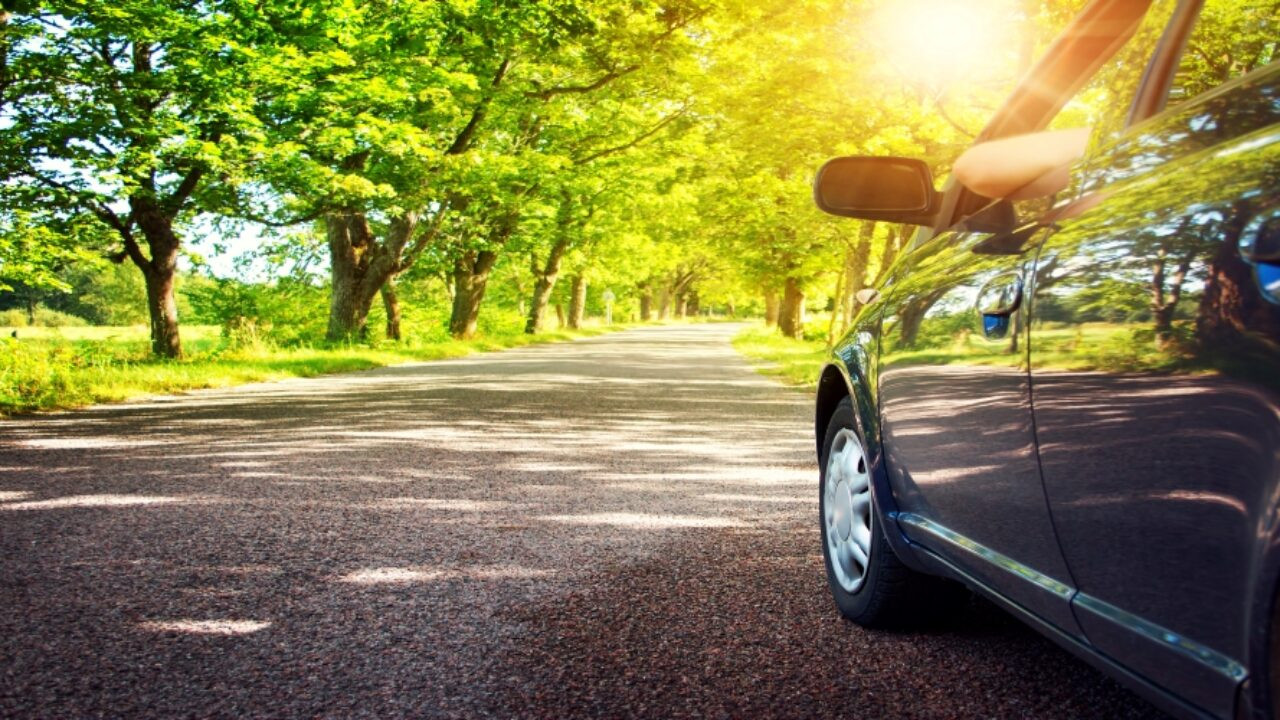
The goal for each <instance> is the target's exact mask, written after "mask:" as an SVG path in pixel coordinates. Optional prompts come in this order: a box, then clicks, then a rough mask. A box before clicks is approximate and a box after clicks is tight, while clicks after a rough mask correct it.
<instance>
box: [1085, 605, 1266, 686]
mask: <svg viewBox="0 0 1280 720" xmlns="http://www.w3.org/2000/svg"><path fill="white" fill-rule="evenodd" d="M1073 604H1074V605H1075V606H1076V607H1078V608H1080V609H1082V610H1088V611H1089V612H1091V613H1093V614H1094V615H1097V616H1099V617H1101V618H1102V619H1104V620H1107V621H1109V622H1112V623H1115V624H1116V625H1119V626H1121V627H1123V628H1124V629H1125V630H1128V631H1129V632H1132V633H1134V634H1135V635H1141V636H1143V637H1145V638H1147V639H1148V640H1151V641H1153V642H1156V643H1159V644H1160V645H1161V646H1163V647H1165V648H1167V649H1169V650H1170V651H1173V652H1176V653H1178V654H1180V655H1183V656H1185V657H1188V658H1191V659H1192V660H1195V661H1197V662H1199V663H1200V664H1201V665H1204V666H1205V667H1208V668H1210V669H1211V670H1213V671H1215V672H1217V673H1220V674H1222V675H1224V676H1226V677H1228V678H1230V679H1231V680H1233V681H1235V682H1241V681H1242V680H1244V679H1245V678H1246V677H1248V675H1249V671H1248V670H1246V669H1245V667H1244V666H1243V665H1241V664H1240V663H1238V662H1236V661H1235V660H1232V659H1231V658H1229V657H1227V656H1226V655H1223V654H1222V653H1220V652H1218V651H1216V650H1211V649H1209V648H1207V647H1205V646H1204V645H1201V644H1200V643H1198V642H1195V641H1193V640H1189V639H1187V638H1185V637H1183V636H1181V635H1179V634H1178V633H1175V632H1173V631H1172V630H1168V629H1166V628H1163V627H1160V626H1159V625H1156V624H1155V623H1153V622H1150V621H1147V620H1144V619H1142V618H1141V617H1138V616H1137V615H1134V614H1132V613H1127V612H1125V611H1124V610H1121V609H1120V608H1118V607H1116V606H1115V605H1112V604H1110V603H1107V602H1103V601H1102V600H1099V599H1098V598H1096V597H1093V596H1091V595H1085V594H1084V593H1078V594H1077V595H1076V599H1075V601H1074V603H1073Z"/></svg>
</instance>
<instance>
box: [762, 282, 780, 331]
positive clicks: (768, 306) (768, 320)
mask: <svg viewBox="0 0 1280 720" xmlns="http://www.w3.org/2000/svg"><path fill="white" fill-rule="evenodd" d="M764 324H765V325H766V326H768V327H773V326H774V325H777V324H778V293H777V291H775V290H772V289H769V290H765V291H764Z"/></svg>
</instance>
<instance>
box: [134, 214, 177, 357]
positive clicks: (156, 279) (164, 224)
mask: <svg viewBox="0 0 1280 720" xmlns="http://www.w3.org/2000/svg"><path fill="white" fill-rule="evenodd" d="M130 205H131V209H132V211H133V215H134V218H135V219H136V221H137V224H138V229H139V230H140V231H141V232H142V236H143V237H144V238H145V239H146V241H147V247H148V249H149V250H150V251H151V257H150V258H145V257H143V256H142V253H141V251H140V250H138V248H137V247H136V246H134V247H132V248H130V252H129V254H130V256H132V257H133V261H134V264H136V265H137V266H138V268H139V269H141V270H142V275H143V278H144V279H145V280H146V286H147V313H148V315H149V316H150V321H151V352H152V354H154V355H155V356H157V357H164V358H180V357H182V338H181V337H180V336H179V332H178V302H177V298H176V296H175V294H174V288H175V280H176V275H177V271H178V247H179V245H180V242H179V240H178V236H177V234H176V233H174V231H173V217H172V215H171V214H170V213H167V212H165V211H164V210H163V209H162V208H161V207H159V205H157V204H156V203H154V202H151V201H149V200H146V199H139V198H135V199H133V200H132V201H131V202H130Z"/></svg>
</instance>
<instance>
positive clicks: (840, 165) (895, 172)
mask: <svg viewBox="0 0 1280 720" xmlns="http://www.w3.org/2000/svg"><path fill="white" fill-rule="evenodd" d="M813 199H814V202H816V203H817V204H818V207H819V208H820V209H822V210H823V211H824V212H828V213H831V214H832V215H841V216H843V217H852V218H859V219H861V220H885V221H888V222H896V223H908V224H911V225H932V224H933V223H934V220H936V218H937V212H938V192H937V191H936V190H934V188H933V175H932V174H931V173H930V172H929V166H928V165H925V164H924V162H923V161H921V160H916V159H913V158H900V157H866V156H854V157H841V158H835V159H834V160H828V161H827V163H826V164H825V165H823V166H822V169H820V170H818V177H817V178H816V179H815V180H814V182H813Z"/></svg>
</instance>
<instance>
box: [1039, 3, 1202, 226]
mask: <svg viewBox="0 0 1280 720" xmlns="http://www.w3.org/2000/svg"><path fill="white" fill-rule="evenodd" d="M1177 6H1178V2H1177V0H1156V1H1155V2H1153V3H1151V7H1150V9H1148V10H1147V13H1146V15H1145V16H1143V18H1142V22H1141V23H1140V24H1139V26H1138V28H1137V30H1136V31H1135V32H1134V34H1133V37H1132V38H1130V39H1129V41H1128V42H1126V43H1125V44H1124V46H1123V47H1121V48H1120V50H1118V51H1117V52H1116V54H1115V56H1113V57H1112V58H1111V59H1110V60H1108V61H1107V62H1106V64H1104V65H1103V66H1102V67H1101V68H1099V69H1098V71H1097V72H1096V73H1094V75H1093V77H1091V78H1090V79H1089V81H1088V82H1087V83H1085V85H1084V87H1083V88H1081V89H1080V91H1079V92H1077V93H1076V94H1075V96H1073V97H1072V98H1071V99H1070V100H1068V101H1067V103H1066V104H1065V105H1063V107H1062V109H1061V110H1060V111H1059V112H1058V114H1057V115H1055V116H1054V117H1053V119H1052V120H1050V121H1049V124H1048V127H1047V128H1046V129H1049V130H1066V129H1069V128H1090V129H1091V131H1092V136H1093V139H1092V141H1091V143H1090V144H1091V145H1092V146H1094V147H1097V146H1098V144H1100V143H1103V142H1108V141H1110V140H1111V139H1114V138H1115V137H1117V136H1118V135H1120V134H1121V133H1122V132H1123V131H1124V129H1125V126H1126V124H1127V122H1128V117H1129V110H1130V106H1131V105H1132V103H1133V100H1134V97H1135V96H1136V95H1137V92H1138V87H1139V86H1140V85H1141V84H1142V78H1143V74H1144V72H1145V71H1146V68H1147V64H1148V63H1149V62H1150V60H1151V57H1152V56H1153V55H1154V54H1155V52H1156V47H1157V46H1158V45H1159V43H1160V39H1161V38H1162V37H1163V36H1164V35H1165V32H1166V30H1167V28H1168V26H1169V22H1170V20H1171V19H1172V18H1173V15H1174V12H1175V10H1176V9H1177ZM1058 200H1059V198H1058V197H1057V196H1050V197H1044V198H1036V199H1031V200H1020V201H1017V202H1015V203H1014V210H1015V215H1016V216H1017V218H1018V220H1019V221H1021V222H1030V221H1033V220H1037V219H1039V218H1041V217H1043V216H1044V215H1045V213H1046V212H1047V211H1048V210H1049V209H1050V208H1051V207H1053V206H1054V205H1055V204H1056V203H1057V202H1058Z"/></svg>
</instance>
